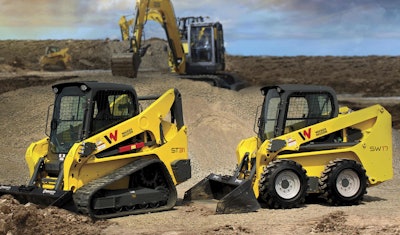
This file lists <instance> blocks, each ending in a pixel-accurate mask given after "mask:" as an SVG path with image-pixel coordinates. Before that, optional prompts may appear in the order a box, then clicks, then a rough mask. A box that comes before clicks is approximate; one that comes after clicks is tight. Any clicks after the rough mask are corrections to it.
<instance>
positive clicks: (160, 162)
mask: <svg viewBox="0 0 400 235" xmlns="http://www.w3.org/2000/svg"><path fill="white" fill-rule="evenodd" d="M52 88H53V92H54V94H55V102H54V105H51V106H49V110H48V122H47V125H46V126H47V127H48V129H46V133H48V134H49V135H48V137H46V138H43V139H41V140H39V141H37V142H34V143H32V144H31V145H30V146H29V147H28V149H27V151H26V156H25V160H26V163H27V166H28V168H29V175H30V180H29V183H28V184H27V185H22V186H13V185H0V195H4V194H11V195H12V196H14V197H15V198H16V199H17V200H19V201H20V202H21V203H27V202H32V203H35V204H38V205H43V206H57V207H61V208H65V209H67V210H71V211H74V212H78V213H82V214H85V215H88V216H90V217H92V218H95V219H106V218H112V217H119V216H126V215H132V214H138V213H149V212H157V211H163V210H169V209H171V208H173V207H174V206H175V204H176V201H177V191H176V187H175V185H177V184H180V183H182V182H184V181H186V180H187V179H189V178H190V177H191V167H190V159H189V158H188V142H187V127H186V126H185V125H184V121H183V114H182V98H181V95H180V93H179V91H178V90H176V89H170V90H168V91H166V92H165V93H164V94H162V95H150V96H143V97H138V96H137V94H136V91H135V89H134V88H133V87H132V86H130V85H124V84H114V83H101V82H93V81H91V82H70V83H60V84H56V85H54V86H53V87H52ZM148 103H150V104H149V105H148V106H147V108H145V109H143V104H148ZM51 113H52V114H51Z"/></svg>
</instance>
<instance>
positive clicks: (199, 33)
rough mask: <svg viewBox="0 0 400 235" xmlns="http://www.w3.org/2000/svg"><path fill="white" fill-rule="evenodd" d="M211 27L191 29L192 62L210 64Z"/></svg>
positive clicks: (211, 55)
mask: <svg viewBox="0 0 400 235" xmlns="http://www.w3.org/2000/svg"><path fill="white" fill-rule="evenodd" d="M212 36H213V35H212V27H206V26H204V27H198V26H197V27H195V26H192V27H191V32H190V54H191V57H192V62H211V61H212V58H213V49H212V48H213V47H212V40H213V38H212Z"/></svg>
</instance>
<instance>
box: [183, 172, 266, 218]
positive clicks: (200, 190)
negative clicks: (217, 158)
mask: <svg viewBox="0 0 400 235" xmlns="http://www.w3.org/2000/svg"><path fill="white" fill-rule="evenodd" d="M210 199H216V200H219V201H218V203H217V208H216V213H217V214H236V213H247V212H253V211H256V210H258V209H259V208H260V204H259V203H258V201H257V199H256V197H255V196H254V192H253V189H252V182H251V180H249V179H243V180H240V179H238V178H237V177H235V176H221V175H217V174H210V175H209V176H207V177H206V178H204V179H203V180H202V181H200V182H199V183H197V184H196V185H194V186H193V187H192V188H191V189H189V190H188V191H186V192H185V196H184V198H183V201H184V202H188V201H192V200H210Z"/></svg>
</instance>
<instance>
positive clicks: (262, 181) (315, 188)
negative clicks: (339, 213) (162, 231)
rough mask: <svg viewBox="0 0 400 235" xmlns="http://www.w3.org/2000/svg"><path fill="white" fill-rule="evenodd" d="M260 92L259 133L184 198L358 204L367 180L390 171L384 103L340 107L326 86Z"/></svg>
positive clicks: (250, 206)
mask: <svg viewBox="0 0 400 235" xmlns="http://www.w3.org/2000/svg"><path fill="white" fill-rule="evenodd" d="M261 91H262V94H263V95H264V103H263V105H262V109H261V115H260V116H259V118H258V122H257V124H258V134H257V136H254V137H251V138H248V139H244V140H242V141H241V142H240V143H239V145H238V146H237V149H236V154H237V162H238V165H237V168H236V170H235V173H234V174H233V175H232V176H223V175H218V174H211V175H209V176H207V177H206V178H205V179H203V180H202V181H200V182H199V183H198V184H196V185H195V186H193V187H192V188H191V189H189V190H188V191H187V192H186V193H185V196H184V201H191V200H204V199H216V200H219V202H218V204H217V209H216V212H217V213H241V212H250V211H256V210H258V209H259V208H260V206H261V205H263V206H264V207H267V208H274V209H275V208H276V209H277V208H293V207H299V206H301V205H302V204H303V203H304V202H305V198H306V196H307V195H316V196H321V197H323V198H325V199H326V201H327V202H328V203H329V204H331V205H343V206H347V205H356V204H359V203H360V202H361V201H362V199H363V196H364V195H365V194H366V188H367V187H369V186H375V185H378V184H380V183H382V182H384V181H387V180H390V179H391V178H392V177H393V167H392V135H391V132H392V126H391V125H392V122H391V115H390V114H389V113H388V112H387V111H386V110H385V108H383V107H382V106H380V105H373V106H370V107H367V108H364V109H361V110H357V111H353V110H351V109H350V108H348V107H341V108H339V105H338V101H337V98H336V94H335V92H334V91H333V90H332V89H331V88H329V87H325V86H314V85H281V86H270V87H264V88H262V89H261ZM260 204H261V205H260Z"/></svg>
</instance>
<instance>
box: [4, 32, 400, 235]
mask: <svg viewBox="0 0 400 235" xmlns="http://www.w3.org/2000/svg"><path fill="white" fill-rule="evenodd" d="M151 43H152V46H151V47H150V49H149V51H148V54H147V55H146V56H145V57H144V61H143V63H142V67H141V68H142V70H141V72H139V76H138V78H137V79H129V78H124V77H113V76H112V75H111V72H110V71H109V58H110V55H111V53H113V52H117V51H121V50H123V49H124V48H126V45H124V43H121V42H114V41H100V40H98V41H0V84H1V86H0V109H1V113H0V129H1V130H2V134H1V137H0V138H1V139H0V140H1V141H0V159H1V160H0V182H2V183H10V184H15V185H19V184H25V183H26V182H27V180H28V177H29V175H28V171H27V168H26V165H25V162H24V153H25V150H26V148H27V147H28V145H29V143H31V142H33V141H36V140H39V139H41V138H44V137H45V134H44V131H45V122H46V112H47V107H48V105H50V104H51V103H52V102H53V94H52V92H51V84H54V83H56V82H58V81H81V80H98V81H108V82H117V83H125V84H131V85H133V86H134V87H135V88H136V90H137V92H138V94H139V95H149V94H161V93H163V92H164V91H166V90H167V89H169V88H171V87H175V88H178V89H179V90H180V92H181V93H182V97H183V108H184V114H185V124H186V125H187V126H188V128H189V133H188V136H189V155H190V158H191V160H192V167H193V177H192V179H190V180H189V181H187V182H185V183H183V184H181V185H178V187H177V189H178V196H179V198H180V199H182V197H183V193H184V192H185V191H186V190H187V189H189V188H190V187H191V186H193V185H194V184H195V183H196V182H198V181H199V180H201V179H202V178H203V177H205V176H207V175H208V174H209V173H211V172H214V173H221V174H230V173H231V171H232V170H233V169H234V167H235V164H236V162H235V161H236V158H235V148H236V145H237V144H238V142H239V141H240V140H241V139H243V138H247V137H249V136H252V135H254V132H253V131H252V130H253V125H254V121H255V118H254V115H255V113H256V109H257V106H258V105H260V104H261V101H262V96H261V94H260V92H259V88H260V87H261V86H263V85H273V84H280V83H306V84H322V85H329V86H332V87H333V88H334V89H335V90H336V91H337V92H338V93H339V94H340V102H341V103H342V104H348V105H349V106H350V107H352V108H355V109H357V108H360V107H363V106H366V105H370V104H371V103H374V102H376V100H375V99H366V101H364V102H358V101H357V100H355V99H354V97H357V98H360V97H361V98H362V97H371V96H374V97H377V99H378V98H379V99H380V101H382V102H383V105H384V106H385V107H386V108H387V109H388V110H389V111H390V112H391V113H392V115H393V127H394V129H393V145H394V151H393V154H394V155H393V157H394V172H395V177H394V179H393V180H391V181H388V182H385V183H383V184H381V185H379V186H376V187H372V188H369V189H368V194H367V195H366V196H365V200H364V201H363V203H362V204H361V205H358V206H351V207H331V206H327V205H325V204H324V202H322V201H310V202H308V203H307V204H306V205H305V206H304V207H301V208H296V209H290V210H270V209H260V210H259V211H257V212H254V213H248V214H230V215H215V213H214V210H215V204H213V203H194V204H190V205H182V203H181V201H179V202H178V204H177V206H176V207H175V208H174V209H173V210H171V211H166V212H161V213H152V214H143V215H136V216H128V217H122V218H115V219H110V220H107V221H92V220H90V219H89V218H87V217H85V216H80V215H76V214H72V213H70V212H67V211H64V210H61V209H58V208H38V207H37V206H35V205H32V204H26V205H21V204H19V203H18V202H16V201H15V200H14V199H12V198H10V197H9V196H3V197H2V198H1V199H0V234H53V233H57V234H78V233H79V234H266V233H267V234H287V233H296V234H400V188H399V186H398V185H399V182H400V156H399V143H400V142H399V141H400V133H399V131H398V130H397V129H398V128H399V127H400V122H399V113H400V112H399V111H398V107H399V101H398V99H397V98H396V97H394V96H398V95H399V89H400V82H399V75H398V74H400V73H399V72H400V57H377V56H369V57H329V56H325V57H306V56H298V57H269V56H266V57H239V56H227V70H229V71H231V72H235V73H237V74H239V75H240V77H241V78H242V79H243V80H246V81H248V82H249V85H250V86H249V87H247V88H245V89H243V90H240V91H238V92H235V91H230V90H226V89H219V88H216V87H212V86H210V85H209V84H206V83H202V82H194V81H189V80H182V79H178V78H176V77H174V76H173V75H171V74H170V73H169V72H167V62H166V52H165V51H164V50H163V48H164V45H165V42H160V41H159V40H155V41H152V42H151ZM49 44H52V45H58V46H60V47H64V46H67V47H69V48H70V51H71V54H72V57H73V64H72V67H73V70H72V71H66V72H57V73H56V72H40V71H39V65H38V59H39V57H40V55H41V54H42V53H43V52H44V48H45V46H46V45H49ZM382 97H386V98H384V99H381V98H382ZM382 102H381V103H382ZM210 143H212V144H210Z"/></svg>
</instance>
